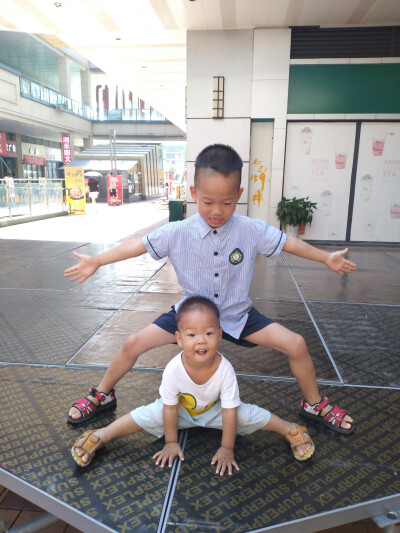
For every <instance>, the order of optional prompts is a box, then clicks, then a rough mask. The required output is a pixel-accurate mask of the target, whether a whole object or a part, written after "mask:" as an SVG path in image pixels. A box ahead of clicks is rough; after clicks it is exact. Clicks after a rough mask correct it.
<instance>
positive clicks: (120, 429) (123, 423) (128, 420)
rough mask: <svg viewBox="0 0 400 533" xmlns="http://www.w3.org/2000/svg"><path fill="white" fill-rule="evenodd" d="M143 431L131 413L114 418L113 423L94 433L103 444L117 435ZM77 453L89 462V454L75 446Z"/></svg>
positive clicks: (83, 460) (85, 461)
mask: <svg viewBox="0 0 400 533" xmlns="http://www.w3.org/2000/svg"><path fill="white" fill-rule="evenodd" d="M138 431H142V428H141V427H140V426H138V425H137V424H136V422H135V421H134V420H133V418H132V416H131V414H130V413H128V414H126V415H124V416H121V418H118V419H117V420H114V422H112V423H111V424H109V425H108V426H106V427H104V428H100V429H96V430H95V431H94V433H93V435H94V436H96V437H98V438H99V439H100V440H101V442H102V444H107V443H108V442H110V441H112V440H113V439H115V438H116V437H122V436H123V435H132V434H133V433H137V432H138ZM75 453H76V455H77V456H78V457H81V458H82V462H84V463H87V462H88V461H89V459H90V457H89V454H88V453H86V452H85V450H83V449H82V448H78V447H77V448H75Z"/></svg>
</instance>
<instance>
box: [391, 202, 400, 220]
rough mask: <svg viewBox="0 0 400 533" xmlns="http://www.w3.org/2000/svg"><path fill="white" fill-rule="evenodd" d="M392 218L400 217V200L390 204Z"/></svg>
mask: <svg viewBox="0 0 400 533" xmlns="http://www.w3.org/2000/svg"><path fill="white" fill-rule="evenodd" d="M390 218H400V200H399V201H398V202H392V203H391V204H390Z"/></svg>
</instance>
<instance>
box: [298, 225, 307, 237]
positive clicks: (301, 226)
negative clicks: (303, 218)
mask: <svg viewBox="0 0 400 533" xmlns="http://www.w3.org/2000/svg"><path fill="white" fill-rule="evenodd" d="M305 232H306V223H305V222H300V224H299V235H304V234H305Z"/></svg>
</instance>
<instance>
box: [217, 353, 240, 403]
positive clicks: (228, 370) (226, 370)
mask: <svg viewBox="0 0 400 533" xmlns="http://www.w3.org/2000/svg"><path fill="white" fill-rule="evenodd" d="M222 361H223V364H224V367H223V370H222V373H221V394H220V399H221V407H222V408H224V409H232V408H234V407H238V406H239V405H240V396H239V385H238V382H237V379H236V374H235V371H234V369H233V366H232V365H231V363H230V362H229V361H228V360H227V359H225V358H224V359H223V360H222Z"/></svg>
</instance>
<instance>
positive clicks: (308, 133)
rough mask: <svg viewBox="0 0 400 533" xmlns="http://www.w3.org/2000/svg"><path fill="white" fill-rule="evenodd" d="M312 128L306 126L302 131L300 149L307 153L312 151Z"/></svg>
mask: <svg viewBox="0 0 400 533" xmlns="http://www.w3.org/2000/svg"><path fill="white" fill-rule="evenodd" d="M311 139H312V129H311V128H309V127H308V126H306V127H305V128H303V129H302V130H301V132H300V151H301V152H302V153H303V154H305V155H307V154H309V153H310V151H311Z"/></svg>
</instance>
